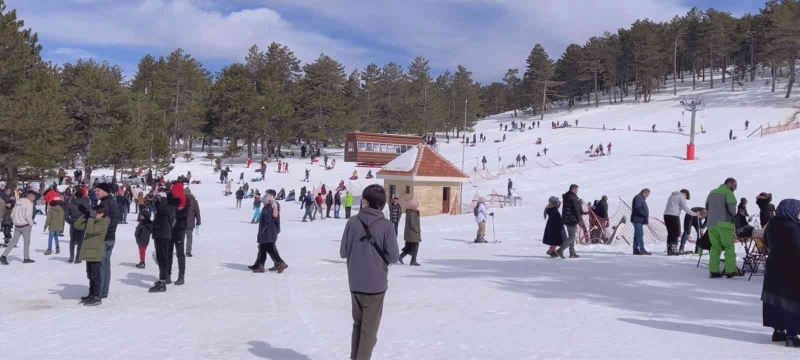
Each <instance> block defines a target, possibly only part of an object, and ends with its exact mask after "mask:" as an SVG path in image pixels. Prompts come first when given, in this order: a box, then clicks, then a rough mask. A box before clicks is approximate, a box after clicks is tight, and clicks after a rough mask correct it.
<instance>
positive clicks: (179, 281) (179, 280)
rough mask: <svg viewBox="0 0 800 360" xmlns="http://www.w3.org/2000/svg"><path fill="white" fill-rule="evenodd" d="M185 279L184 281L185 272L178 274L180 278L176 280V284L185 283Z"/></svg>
mask: <svg viewBox="0 0 800 360" xmlns="http://www.w3.org/2000/svg"><path fill="white" fill-rule="evenodd" d="M183 284H185V281H183V274H178V280H175V285H183Z"/></svg>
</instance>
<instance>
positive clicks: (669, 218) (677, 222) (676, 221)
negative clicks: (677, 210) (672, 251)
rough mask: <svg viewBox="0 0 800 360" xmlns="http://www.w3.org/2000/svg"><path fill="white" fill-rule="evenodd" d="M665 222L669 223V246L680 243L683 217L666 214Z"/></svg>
mask: <svg viewBox="0 0 800 360" xmlns="http://www.w3.org/2000/svg"><path fill="white" fill-rule="evenodd" d="M664 224H665V225H667V246H676V245H678V240H679V238H680V237H681V218H680V217H679V216H673V215H664Z"/></svg>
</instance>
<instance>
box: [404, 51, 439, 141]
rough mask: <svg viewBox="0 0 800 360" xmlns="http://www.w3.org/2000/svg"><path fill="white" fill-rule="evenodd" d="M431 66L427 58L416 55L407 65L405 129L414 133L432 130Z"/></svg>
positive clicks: (424, 132)
mask: <svg viewBox="0 0 800 360" xmlns="http://www.w3.org/2000/svg"><path fill="white" fill-rule="evenodd" d="M430 71H431V68H430V66H429V65H428V60H427V59H425V58H423V57H417V58H415V59H414V61H413V62H412V63H411V66H409V67H408V79H409V80H410V83H409V85H408V86H409V91H408V104H407V105H408V106H407V107H408V111H409V113H408V121H407V122H406V126H405V128H406V130H408V131H410V132H412V133H415V134H420V135H422V134H426V133H427V132H428V131H430V130H433V129H432V128H430V127H429V123H431V111H430V110H431V103H432V102H433V101H432V99H433V91H432V89H431V88H432V85H433V84H432V79H431V73H430Z"/></svg>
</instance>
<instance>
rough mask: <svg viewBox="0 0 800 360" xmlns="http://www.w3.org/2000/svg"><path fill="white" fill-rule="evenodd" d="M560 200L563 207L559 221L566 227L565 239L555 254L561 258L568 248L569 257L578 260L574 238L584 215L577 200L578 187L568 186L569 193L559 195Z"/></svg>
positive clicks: (579, 201)
mask: <svg viewBox="0 0 800 360" xmlns="http://www.w3.org/2000/svg"><path fill="white" fill-rule="evenodd" d="M561 198H562V200H563V206H564V207H563V209H562V210H561V220H562V221H563V223H564V225H566V226H567V239H566V241H564V242H563V243H561V246H560V247H559V248H558V250H557V251H556V254H557V255H558V256H560V257H562V258H563V257H564V249H565V248H569V257H571V258H579V257H580V256H578V254H577V253H576V252H575V237H576V233H577V230H578V223H579V222H581V216H582V215H586V212H585V211H583V205H582V204H581V199H579V198H578V185H575V184H572V185H570V186H569V191H567V192H566V193H564V195H561Z"/></svg>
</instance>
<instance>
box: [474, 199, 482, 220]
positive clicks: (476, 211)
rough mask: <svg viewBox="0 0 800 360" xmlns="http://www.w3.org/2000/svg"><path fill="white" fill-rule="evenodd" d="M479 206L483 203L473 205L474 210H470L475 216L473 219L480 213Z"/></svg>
mask: <svg viewBox="0 0 800 360" xmlns="http://www.w3.org/2000/svg"><path fill="white" fill-rule="evenodd" d="M481 204H483V203H482V202H479V203H477V204H475V208H474V209H472V214H473V215H475V217H478V214H479V213H480V212H481Z"/></svg>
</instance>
